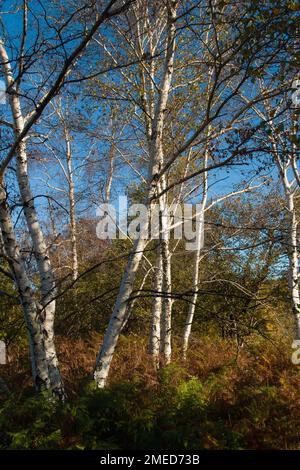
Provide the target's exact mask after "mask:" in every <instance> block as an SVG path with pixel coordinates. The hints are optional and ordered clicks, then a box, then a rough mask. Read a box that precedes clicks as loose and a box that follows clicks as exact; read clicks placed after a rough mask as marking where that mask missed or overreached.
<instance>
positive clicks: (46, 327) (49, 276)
mask: <svg viewBox="0 0 300 470" xmlns="http://www.w3.org/2000/svg"><path fill="white" fill-rule="evenodd" d="M0 57H1V60H2V69H3V73H4V77H5V81H6V84H7V86H8V87H10V94H9V102H10V107H11V112H12V115H13V122H14V133H15V136H16V137H18V136H19V135H20V133H21V132H22V130H23V128H24V118H23V115H22V110H21V104H20V100H19V96H18V94H17V93H16V90H15V88H14V86H15V82H14V77H13V74H12V70H11V66H10V62H9V58H8V55H7V52H6V49H5V47H4V46H3V43H2V41H0ZM17 180H18V185H19V189H20V194H21V200H22V205H23V209H24V215H25V219H26V222H27V226H28V230H29V233H30V236H31V239H32V244H33V250H34V256H35V260H36V263H37V268H38V272H39V276H40V281H41V305H42V312H43V316H44V322H43V333H44V347H45V354H46V358H47V362H48V368H49V375H50V382H51V389H52V390H53V393H54V394H57V395H58V396H60V397H62V398H63V396H64V392H63V385H62V381H61V377H60V372H59V369H58V359H57V355H56V350H55V345H54V316H55V300H54V297H55V293H56V291H55V282H54V275H53V271H52V267H51V263H50V259H49V256H48V253H47V247H46V243H45V241H44V236H43V232H42V229H41V226H40V223H39V219H38V216H37V212H36V209H35V204H34V198H33V195H32V193H31V189H30V184H29V178H28V168H27V152H26V144H25V142H24V141H22V142H21V143H20V144H19V147H18V152H17Z"/></svg>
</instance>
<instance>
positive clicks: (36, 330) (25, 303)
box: [0, 187, 50, 391]
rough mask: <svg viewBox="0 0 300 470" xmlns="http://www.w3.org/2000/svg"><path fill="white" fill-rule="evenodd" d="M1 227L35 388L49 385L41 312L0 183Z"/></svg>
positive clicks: (38, 388) (39, 389)
mask: <svg viewBox="0 0 300 470" xmlns="http://www.w3.org/2000/svg"><path fill="white" fill-rule="evenodd" d="M0 227H1V234H2V241H3V247H4V250H5V255H6V256H7V259H8V262H9V265H10V269H11V272H12V275H13V278H14V281H15V284H16V287H17V289H18V291H19V295H20V300H21V304H22V307H23V313H24V319H25V323H26V326H27V331H28V339H29V346H30V352H31V368H32V375H33V381H34V384H35V387H36V389H37V391H41V390H42V389H48V388H50V377H49V369H48V363H47V359H46V355H45V347H44V336H43V325H42V321H41V314H40V312H39V310H38V306H37V303H36V301H35V296H34V292H33V291H32V288H31V284H30V281H29V279H28V277H27V274H26V270H25V267H24V263H23V260H22V257H21V255H20V250H19V247H18V244H17V241H16V237H15V233H14V229H13V225H12V221H11V216H10V212H9V209H8V206H7V203H6V193H5V190H4V189H3V188H2V187H0Z"/></svg>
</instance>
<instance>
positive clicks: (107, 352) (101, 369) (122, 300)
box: [94, 0, 177, 388]
mask: <svg viewBox="0 0 300 470" xmlns="http://www.w3.org/2000/svg"><path fill="white" fill-rule="evenodd" d="M167 10H168V18H167V28H168V33H167V48H166V57H165V63H164V71H163V78H162V84H161V90H160V92H159V97H158V102H157V107H156V110H155V116H154V119H153V124H152V130H151V141H150V144H149V158H150V162H149V172H148V183H149V189H148V194H147V199H148V216H150V214H151V207H152V205H153V204H154V203H153V197H154V196H155V195H156V193H157V184H158V181H157V175H158V173H159V169H160V164H161V161H162V156H163V154H162V151H163V144H162V136H163V126H164V116H165V111H166V106H167V101H168V96H169V91H170V86H171V80H172V75H173V68H174V52H175V31H176V27H175V20H176V10H177V2H174V1H173V0H169V1H168V8H167ZM148 218H149V217H148ZM143 229H144V228H142V229H141V232H142V233H143V231H144V230H143ZM146 244H147V240H145V239H143V238H139V239H138V240H136V241H135V243H134V246H133V249H132V251H131V254H130V257H129V260H128V263H127V266H126V269H125V272H124V275H123V278H122V282H121V286H120V290H119V294H118V297H117V300H116V304H115V307H114V310H113V313H112V316H111V319H110V322H109V325H108V328H107V331H106V333H105V336H104V341H103V345H102V348H101V351H100V352H99V354H98V356H97V359H96V366H95V372H94V378H95V381H96V383H97V385H98V387H99V388H103V387H105V384H106V381H107V377H108V373H109V368H110V365H111V361H112V359H113V354H114V350H115V347H116V345H117V342H118V338H119V335H120V332H121V330H122V325H123V323H124V319H125V317H126V311H127V309H126V306H127V302H128V299H129V297H130V295H131V293H132V290H133V284H134V281H135V277H136V273H137V270H138V267H139V264H140V261H141V259H142V256H143V251H144V249H145V246H146Z"/></svg>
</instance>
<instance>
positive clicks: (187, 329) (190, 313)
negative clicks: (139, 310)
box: [182, 149, 208, 360]
mask: <svg viewBox="0 0 300 470" xmlns="http://www.w3.org/2000/svg"><path fill="white" fill-rule="evenodd" d="M207 162H208V150H207V149H206V151H205V157H204V166H205V167H206V166H207ZM207 193H208V175H207V172H205V173H203V194H202V201H201V214H200V226H199V233H198V237H197V248H196V251H195V254H194V271H193V285H192V288H193V296H192V298H191V303H190V304H189V310H188V314H187V319H186V323H185V327H184V332H183V345H182V353H183V359H184V360H186V355H187V350H188V345H189V339H190V334H191V331H192V324H193V320H194V315H195V310H196V303H197V300H198V289H199V285H198V284H199V266H200V259H201V249H202V246H203V243H204V214H205V207H206V203H207Z"/></svg>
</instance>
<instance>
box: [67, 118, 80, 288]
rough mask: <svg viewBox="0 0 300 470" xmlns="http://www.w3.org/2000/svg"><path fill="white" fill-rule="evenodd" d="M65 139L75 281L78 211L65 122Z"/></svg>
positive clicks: (76, 274) (74, 275)
mask: <svg viewBox="0 0 300 470" xmlns="http://www.w3.org/2000/svg"><path fill="white" fill-rule="evenodd" d="M64 127H65V129H64V131H65V139H66V154H67V155H66V156H67V169H68V185H69V194H68V196H69V208H70V232H71V253H72V263H71V269H72V279H73V281H75V280H76V279H77V278H78V253H77V236H76V212H75V191H74V181H73V170H72V151H71V142H70V135H69V131H68V128H67V126H66V124H64Z"/></svg>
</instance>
